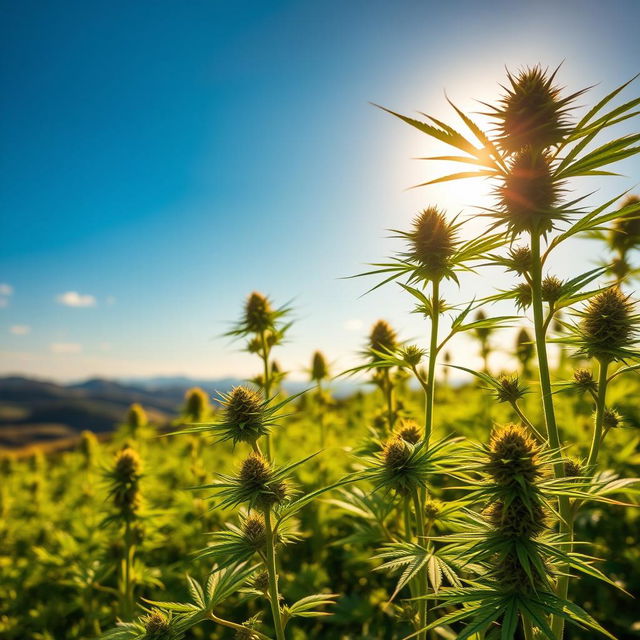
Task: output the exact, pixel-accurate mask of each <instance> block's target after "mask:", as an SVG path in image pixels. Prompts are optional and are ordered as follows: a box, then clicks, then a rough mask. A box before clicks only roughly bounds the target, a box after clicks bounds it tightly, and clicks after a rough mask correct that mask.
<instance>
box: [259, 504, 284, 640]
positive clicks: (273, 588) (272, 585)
mask: <svg viewBox="0 0 640 640" xmlns="http://www.w3.org/2000/svg"><path fill="white" fill-rule="evenodd" d="M264 526H265V532H266V546H267V573H268V574H269V600H270V602H271V614H272V616H273V625H274V627H275V630H276V639H277V640H284V638H285V636H284V627H283V626H282V615H281V613H280V594H279V593H278V572H277V570H276V552H275V544H274V539H273V528H272V526H271V508H270V507H265V509H264Z"/></svg>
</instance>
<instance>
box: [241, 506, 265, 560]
mask: <svg viewBox="0 0 640 640" xmlns="http://www.w3.org/2000/svg"><path fill="white" fill-rule="evenodd" d="M242 535H243V536H244V539H245V540H246V541H247V542H248V543H249V546H250V547H251V548H252V549H255V550H256V551H257V550H258V549H262V548H263V547H264V544H265V540H266V532H265V526H264V518H263V517H262V516H261V515H259V514H251V515H249V516H247V518H246V519H245V521H244V522H243V523H242Z"/></svg>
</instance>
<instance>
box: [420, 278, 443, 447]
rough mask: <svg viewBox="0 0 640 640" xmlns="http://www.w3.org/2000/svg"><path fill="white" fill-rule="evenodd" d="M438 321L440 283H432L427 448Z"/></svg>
mask: <svg viewBox="0 0 640 640" xmlns="http://www.w3.org/2000/svg"><path fill="white" fill-rule="evenodd" d="M439 319H440V281H439V280H434V281H433V297H432V299H431V336H430V340H429V372H428V374H427V388H426V394H427V398H426V407H425V418H424V442H425V445H426V447H428V446H429V439H430V438H431V431H432V430H433V399H434V395H435V388H436V375H435V374H436V360H437V357H438V320H439Z"/></svg>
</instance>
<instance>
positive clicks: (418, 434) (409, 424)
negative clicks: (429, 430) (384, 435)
mask: <svg viewBox="0 0 640 640" xmlns="http://www.w3.org/2000/svg"><path fill="white" fill-rule="evenodd" d="M397 435H398V437H400V438H402V440H404V441H405V442H408V443H409V444H418V442H420V440H422V429H420V427H419V426H418V423H417V422H416V421H415V420H410V419H408V418H403V419H402V420H400V424H399V425H398V429H397Z"/></svg>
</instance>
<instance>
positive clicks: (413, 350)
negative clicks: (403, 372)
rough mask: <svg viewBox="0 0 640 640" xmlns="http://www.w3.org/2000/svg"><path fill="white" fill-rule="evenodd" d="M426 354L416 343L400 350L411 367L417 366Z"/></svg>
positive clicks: (402, 356)
mask: <svg viewBox="0 0 640 640" xmlns="http://www.w3.org/2000/svg"><path fill="white" fill-rule="evenodd" d="M424 354H425V352H424V351H423V350H422V349H421V348H420V347H418V346H417V345H415V344H410V345H407V346H406V347H403V348H402V349H401V350H400V357H401V358H402V360H403V361H404V362H405V363H406V365H407V366H409V367H417V366H418V365H419V364H420V362H422V358H423V357H424Z"/></svg>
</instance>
